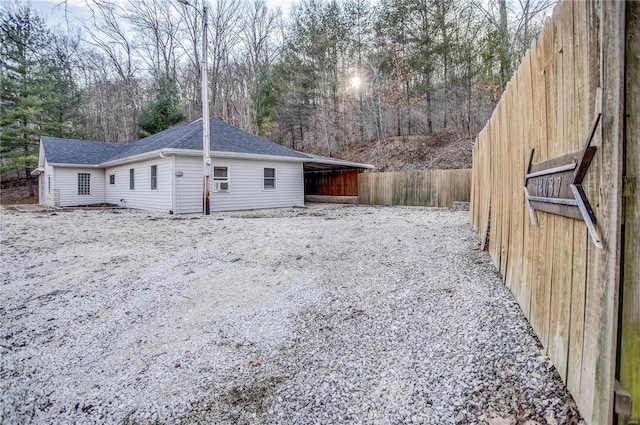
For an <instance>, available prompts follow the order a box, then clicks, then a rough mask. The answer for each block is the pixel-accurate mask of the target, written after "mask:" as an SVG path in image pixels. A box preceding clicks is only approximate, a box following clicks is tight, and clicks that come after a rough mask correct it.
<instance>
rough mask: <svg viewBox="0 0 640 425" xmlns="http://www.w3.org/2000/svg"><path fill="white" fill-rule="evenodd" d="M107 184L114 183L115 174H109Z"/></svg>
mask: <svg viewBox="0 0 640 425" xmlns="http://www.w3.org/2000/svg"><path fill="white" fill-rule="evenodd" d="M109 184H116V175H115V174H109Z"/></svg>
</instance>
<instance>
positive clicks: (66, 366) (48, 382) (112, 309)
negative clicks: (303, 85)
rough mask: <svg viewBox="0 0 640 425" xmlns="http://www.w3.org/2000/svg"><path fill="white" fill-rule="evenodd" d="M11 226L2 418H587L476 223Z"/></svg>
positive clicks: (278, 216)
mask: <svg viewBox="0 0 640 425" xmlns="http://www.w3.org/2000/svg"><path fill="white" fill-rule="evenodd" d="M1 220H2V230H1V236H2V239H1V248H2V250H1V254H0V255H1V258H0V260H1V265H2V266H1V275H0V279H1V280H0V282H1V283H0V319H1V322H0V423H2V424H24V423H43V424H44V423H47V424H48V423H80V424H83V423H124V424H132V423H137V424H148V423H153V424H155V423H163V424H164V423H167V424H176V423H186V424H189V423H203V424H204V423H207V424H214V423H220V424H236V423H238V424H254V423H255V424H261V423H269V424H315V423H318V424H338V423H344V424H358V423H366V424H400V423H410V424H414V423H419V424H420V423H426V424H456V423H460V424H465V423H471V424H472V423H485V422H487V423H490V424H498V423H499V424H516V423H518V424H525V423H526V424H527V425H535V424H538V423H539V424H547V423H549V424H555V423H560V424H562V423H582V421H581V420H580V418H579V416H578V414H577V411H576V407H575V404H574V402H573V401H572V399H571V397H570V396H569V395H568V394H567V392H566V389H565V387H564V385H563V384H562V382H561V380H560V379H559V377H558V375H557V373H556V371H555V369H554V368H553V365H552V364H551V363H550V362H549V360H548V357H546V355H545V352H544V350H542V348H541V347H540V345H539V343H538V341H537V339H536V338H535V336H534V335H533V333H532V331H531V329H530V327H529V325H528V324H527V322H526V320H525V318H524V316H523V315H522V313H521V311H520V309H519V307H518V305H517V304H516V302H515V301H514V299H513V297H512V296H511V294H510V293H509V291H508V289H506V288H505V287H504V286H503V285H502V283H501V280H500V277H499V276H498V275H497V274H496V272H495V269H494V267H493V266H492V265H491V263H490V260H489V257H488V254H487V253H486V252H482V251H479V250H478V249H477V245H478V238H477V236H476V235H475V234H474V232H473V231H472V230H471V228H470V226H469V225H468V224H467V221H468V213H467V212H456V211H452V210H449V209H427V208H410V207H393V208H390V207H360V206H352V207H346V206H335V205H328V206H311V207H309V208H304V209H301V208H300V209H280V210H263V211H251V212H242V213H238V212H236V213H216V214H215V215H212V216H210V217H200V216H168V215H155V214H149V213H144V212H135V211H128V210H106V211H83V210H76V211H59V212H57V213H53V214H52V213H50V212H47V213H21V214H19V213H14V212H10V211H3V212H2V215H1ZM516 421H517V422H516ZM527 421H529V422H527Z"/></svg>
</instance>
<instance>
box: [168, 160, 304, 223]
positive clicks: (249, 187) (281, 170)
mask: <svg viewBox="0 0 640 425" xmlns="http://www.w3.org/2000/svg"><path fill="white" fill-rule="evenodd" d="M213 165H214V167H228V170H229V191H228V192H214V191H213V190H212V191H211V211H234V210H245V209H257V208H278V207H290V206H302V205H304V174H303V169H302V163H296V162H279V161H262V160H260V161H254V160H246V159H227V158H225V159H222V158H213ZM265 167H266V168H275V169H276V189H275V190H265V189H264V186H263V182H264V174H263V173H264V168H265ZM176 171H182V172H183V176H182V177H176V188H177V192H176V201H177V205H178V208H177V210H178V212H180V213H186V212H201V211H202V159H200V158H195V157H193V158H192V157H178V158H177V160H176ZM212 188H213V185H212Z"/></svg>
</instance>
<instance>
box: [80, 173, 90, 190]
mask: <svg viewBox="0 0 640 425" xmlns="http://www.w3.org/2000/svg"><path fill="white" fill-rule="evenodd" d="M78 195H91V174H89V173H78Z"/></svg>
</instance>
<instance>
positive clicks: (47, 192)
mask: <svg viewBox="0 0 640 425" xmlns="http://www.w3.org/2000/svg"><path fill="white" fill-rule="evenodd" d="M42 178H43V179H44V205H48V206H50V207H55V206H57V205H56V202H57V199H56V196H55V194H56V189H55V188H56V175H55V172H54V168H53V167H52V166H51V165H49V163H48V162H47V161H45V162H44V173H43V175H42ZM49 178H51V180H50V181H51V189H49ZM40 203H43V202H40Z"/></svg>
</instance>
